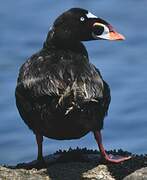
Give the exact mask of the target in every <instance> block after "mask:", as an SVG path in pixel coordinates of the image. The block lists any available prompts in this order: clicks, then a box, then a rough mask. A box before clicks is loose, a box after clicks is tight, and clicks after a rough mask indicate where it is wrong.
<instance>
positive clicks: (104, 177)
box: [81, 165, 115, 180]
mask: <svg viewBox="0 0 147 180" xmlns="http://www.w3.org/2000/svg"><path fill="white" fill-rule="evenodd" d="M81 179H82V180H90V179H94V180H115V179H114V178H113V177H112V176H111V175H110V172H109V171H108V168H107V166H105V165H99V166H97V167H95V168H93V169H91V170H89V171H87V172H85V173H83V174H82V177H81Z"/></svg>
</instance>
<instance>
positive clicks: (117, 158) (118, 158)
mask: <svg viewBox="0 0 147 180" xmlns="http://www.w3.org/2000/svg"><path fill="white" fill-rule="evenodd" d="M94 137H95V139H96V142H97V144H98V147H99V149H100V153H101V156H102V157H103V158H104V159H105V160H106V161H107V162H111V163H120V162H123V161H126V160H128V159H130V158H131V156H128V157H122V156H114V155H112V154H110V155H108V154H107V153H106V151H105V149H104V147H103V144H102V136H101V132H100V131H96V132H94Z"/></svg>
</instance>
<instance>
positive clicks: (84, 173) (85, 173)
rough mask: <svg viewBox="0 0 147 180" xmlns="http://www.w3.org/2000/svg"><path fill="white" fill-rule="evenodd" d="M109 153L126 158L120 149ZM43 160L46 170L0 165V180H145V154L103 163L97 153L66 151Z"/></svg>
mask: <svg viewBox="0 0 147 180" xmlns="http://www.w3.org/2000/svg"><path fill="white" fill-rule="evenodd" d="M109 153H111V154H118V155H130V153H128V152H124V151H122V150H119V151H117V152H116V151H111V152H109ZM45 161H46V167H45V166H42V167H41V166H40V164H38V163H37V161H32V162H30V163H23V164H18V165H16V166H7V167H3V166H0V180H3V179H5V180H12V179H14V180H26V179H29V180H147V167H146V166H147V155H132V159H131V160H128V161H126V162H123V163H120V164H106V163H104V162H103V161H101V159H100V156H99V153H98V152H97V151H92V150H86V149H84V150H80V149H76V150H72V149H70V150H69V151H68V152H66V151H63V152H62V151H59V152H57V153H55V154H54V155H49V156H47V157H45ZM37 169H39V170H37Z"/></svg>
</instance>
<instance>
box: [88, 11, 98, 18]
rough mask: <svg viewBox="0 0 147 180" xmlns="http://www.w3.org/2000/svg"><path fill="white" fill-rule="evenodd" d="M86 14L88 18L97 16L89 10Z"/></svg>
mask: <svg viewBox="0 0 147 180" xmlns="http://www.w3.org/2000/svg"><path fill="white" fill-rule="evenodd" d="M86 16H87V17H88V18H97V16H95V15H94V14H92V13H91V12H88V14H86Z"/></svg>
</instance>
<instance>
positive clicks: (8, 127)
mask: <svg viewBox="0 0 147 180" xmlns="http://www.w3.org/2000/svg"><path fill="white" fill-rule="evenodd" d="M71 7H82V8H86V9H88V10H90V11H92V12H93V13H94V14H96V15H98V16H100V17H102V18H104V19H106V20H107V21H109V22H111V24H112V25H113V26H115V27H116V29H117V30H118V31H120V32H121V33H123V34H124V35H125V36H126V41H123V42H108V41H95V42H86V43H85V44H86V47H87V49H88V52H89V56H90V59H91V61H92V62H93V63H94V64H95V65H96V66H97V67H98V68H99V69H100V70H101V72H102V75H103V77H104V79H105V80H106V81H107V82H108V83H109V84H110V87H111V91H112V102H111V106H110V110H109V116H108V117H107V118H106V119H105V128H104V130H103V136H104V145H105V148H106V149H114V148H116V149H118V148H123V149H124V150H128V151H131V152H134V153H146V152H147V130H146V129H147V113H146V110H147V109H146V108H147V91H146V88H147V78H146V77H147V70H146V68H147V34H146V33H147V21H146V19H147V15H146V7H147V1H146V0H142V1H137V0H130V1H116V0H112V1H110V2H108V1H107V0H100V1H97V0H93V1H90V0H84V1H82V0H81V1H80V0H70V1H67V2H64V3H63V2H59V1H57V0H54V1H48V0H46V1H39V0H31V1H30V0H26V1H17V0H13V1H8V0H5V1H2V2H1V6H0V164H2V163H5V164H16V163H18V162H23V161H30V160H32V159H35V158H36V154H37V147H36V144H35V138H34V135H33V134H32V132H31V131H30V130H29V129H28V128H27V127H26V125H24V123H23V121H22V120H21V118H20V116H19V114H18V112H17V109H16V106H15V98H14V90H15V86H16V78H17V74H18V69H19V67H20V65H21V64H22V63H23V62H24V61H25V59H27V57H29V56H30V55H31V54H33V53H34V52H36V51H38V49H40V48H41V47H42V43H43V41H44V39H45V38H46V34H47V32H48V30H49V27H50V26H51V25H52V22H53V21H54V20H55V18H56V17H57V16H58V15H59V14H61V12H63V11H65V10H66V9H69V8H71ZM77 146H79V147H85V146H86V147H88V148H93V149H97V145H96V143H95V140H94V138H93V136H92V134H91V133H89V134H88V135H87V136H85V137H83V138H81V139H80V140H74V141H56V140H50V139H45V142H44V154H45V155H46V154H49V153H52V152H55V151H56V150H58V149H59V148H61V149H67V148H69V147H73V148H74V147H77Z"/></svg>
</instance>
